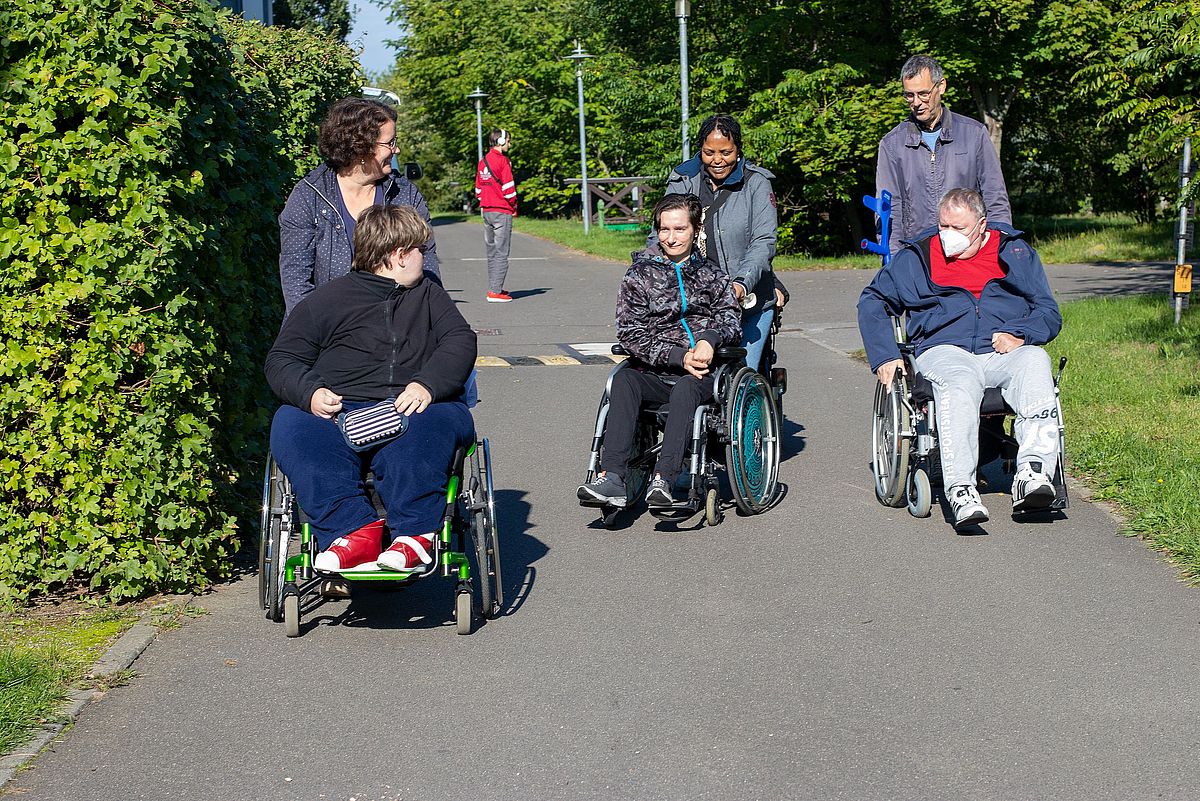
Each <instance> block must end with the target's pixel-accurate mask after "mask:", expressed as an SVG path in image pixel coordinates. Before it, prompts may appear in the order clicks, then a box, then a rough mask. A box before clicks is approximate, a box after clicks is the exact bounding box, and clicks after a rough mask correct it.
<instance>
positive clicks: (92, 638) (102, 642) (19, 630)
mask: <svg viewBox="0 0 1200 801" xmlns="http://www.w3.org/2000/svg"><path fill="white" fill-rule="evenodd" d="M141 612H142V608H141V607H133V606H125V607H112V608H107V609H81V608H79V607H78V606H75V605H69V604H61V605H58V606H54V607H50V606H46V607H32V608H25V609H20V610H6V611H4V612H3V613H0V754H3V753H8V752H9V751H11V750H12V749H14V748H16V747H17V746H19V745H21V743H23V742H25V740H26V739H28V737H29V736H30V734H31V733H32V732H33V730H34V729H36V728H37V727H38V726H41V725H43V724H45V723H51V722H55V721H56V719H57V717H58V715H59V713H60V710H61V709H62V706H63V703H64V702H65V700H66V698H67V694H68V692H69V691H70V689H71V688H72V687H76V686H80V685H81V684H82V683H83V682H84V679H85V677H86V675H87V672H88V670H89V669H90V668H91V666H92V665H93V664H94V663H95V661H96V660H97V659H99V658H100V656H101V655H102V654H103V653H104V651H105V649H106V648H107V647H108V646H109V644H110V643H112V642H113V641H114V640H116V638H117V637H119V636H120V635H121V634H123V633H124V632H125V630H126V629H128V628H129V627H130V626H132V625H133V624H134V623H135V622H137V620H138V617H139V616H140V614H141Z"/></svg>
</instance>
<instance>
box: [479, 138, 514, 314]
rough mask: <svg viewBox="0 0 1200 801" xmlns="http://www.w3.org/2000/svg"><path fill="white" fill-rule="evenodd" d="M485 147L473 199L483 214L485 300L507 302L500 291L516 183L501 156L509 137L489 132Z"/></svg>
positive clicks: (504, 272)
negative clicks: (486, 272) (485, 256)
mask: <svg viewBox="0 0 1200 801" xmlns="http://www.w3.org/2000/svg"><path fill="white" fill-rule="evenodd" d="M488 144H489V145H490V147H489V149H488V152H487V153H485V154H484V156H483V158H481V159H480V160H479V167H478V168H477V169H476V170H475V198H476V199H477V200H478V201H479V208H480V210H482V211H483V243H484V245H486V246H487V268H488V293H487V300H488V303H508V302H509V301H510V300H512V295H509V294H508V293H507V292H505V291H504V277H505V276H506V275H508V251H509V248H510V246H511V245H512V225H513V217H515V216H516V215H517V184H516V182H515V181H514V180H513V174H512V164H510V163H509V161H508V156H506V155H504V154H505V153H507V152H508V149H509V148H510V147H512V136H511V135H510V134H509V133H508V131H505V130H503V129H500V128H497V129H493V130H492V132H491V133H490V134H488Z"/></svg>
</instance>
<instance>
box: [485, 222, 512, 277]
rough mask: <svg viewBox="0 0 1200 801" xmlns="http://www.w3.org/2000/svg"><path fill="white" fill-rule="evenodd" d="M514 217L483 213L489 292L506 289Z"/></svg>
mask: <svg viewBox="0 0 1200 801" xmlns="http://www.w3.org/2000/svg"><path fill="white" fill-rule="evenodd" d="M512 224H513V216H512V215H511V214H505V213H504V212H502V211H485V212H484V213H483V244H484V245H485V246H486V247H487V267H488V292H500V291H501V290H503V289H504V277H505V276H506V275H508V251H509V248H510V247H511V246H512Z"/></svg>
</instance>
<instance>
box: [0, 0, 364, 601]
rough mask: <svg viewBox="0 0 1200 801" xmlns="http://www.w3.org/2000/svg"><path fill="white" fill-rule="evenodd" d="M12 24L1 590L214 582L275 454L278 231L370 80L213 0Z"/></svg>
mask: <svg viewBox="0 0 1200 801" xmlns="http://www.w3.org/2000/svg"><path fill="white" fill-rule="evenodd" d="M0 29H3V30H4V31H5V32H6V33H5V37H4V38H3V39H0V65H3V66H2V67H0V86H2V87H3V88H2V89H0V92H2V94H0V124H2V125H3V127H4V129H5V130H7V131H8V132H9V135H8V137H6V139H5V140H4V141H3V142H2V143H0V260H2V261H3V263H4V264H5V265H6V266H5V269H4V270H3V272H0V332H2V333H3V337H4V342H5V344H4V347H3V350H2V351H0V382H2V383H0V419H2V420H4V429H3V432H2V439H0V441H2V443H3V446H2V450H0V482H3V483H2V491H0V527H2V536H0V597H10V598H11V597H15V598H24V597H29V596H31V595H35V594H39V593H43V592H46V591H49V590H52V589H56V588H61V587H64V586H73V585H85V586H87V587H88V588H90V589H91V590H93V591H95V592H100V593H104V594H106V595H108V596H110V597H113V598H121V597H131V596H137V595H141V594H144V593H147V592H151V591H158V590H170V591H179V590H183V589H191V588H197V587H201V586H204V584H205V583H207V582H208V581H209V580H210V579H211V578H213V577H216V576H219V575H224V574H227V573H228V571H229V557H230V555H231V554H232V553H233V551H234V550H235V549H236V547H237V539H236V537H237V527H238V512H239V511H240V509H241V508H242V507H243V506H245V505H246V504H245V501H246V500H247V499H249V498H252V497H253V496H254V493H255V492H256V490H255V489H253V488H254V487H255V485H257V483H258V482H257V476H256V475H255V473H256V471H257V470H258V469H259V467H258V465H256V464H255V463H254V462H255V461H257V462H261V459H262V455H263V453H264V446H263V444H262V443H263V439H264V437H263V430H264V428H265V415H266V411H265V407H266V398H265V396H264V389H263V386H262V385H263V382H262V379H261V363H262V357H263V355H264V351H265V348H266V346H267V345H269V343H270V341H271V339H272V338H273V334H274V332H275V331H276V330H277V328H278V323H279V319H280V316H281V308H280V300H279V297H280V293H279V289H278V279H277V277H276V269H275V254H276V253H277V252H278V244H277V237H278V232H277V229H276V224H275V220H274V217H275V215H276V213H277V211H278V208H279V207H280V206H281V205H282V203H283V201H284V199H285V198H286V194H287V191H288V189H289V188H290V184H291V183H292V182H293V181H294V179H295V176H296V174H297V173H299V172H300V171H301V170H302V169H304V168H305V167H308V166H311V160H312V159H311V157H309V156H307V155H306V154H308V153H310V152H311V141H312V138H313V134H314V129H315V125H316V119H317V118H318V117H319V115H320V114H321V113H323V111H324V109H325V107H326V106H327V104H328V103H329V102H331V101H332V100H333V99H336V98H337V97H339V96H343V95H345V94H347V93H350V92H353V91H356V87H357V85H358V83H359V81H358V71H357V67H356V65H355V64H354V61H353V57H352V55H351V54H350V52H349V51H348V50H346V49H345V48H344V47H343V46H341V45H337V44H335V43H333V42H332V41H329V40H324V39H321V38H318V37H315V36H313V35H311V34H304V33H301V32H295V31H274V30H270V29H263V28H262V27H261V26H258V25H256V24H252V23H245V22H242V21H240V20H236V19H233V18H231V17H229V16H228V15H226V14H224V13H223V12H217V11H215V10H214V9H213V8H212V6H210V5H209V4H208V3H207V2H205V0H167V1H166V2H164V1H163V0H65V1H64V0H26V2H23V3H20V4H16V3H9V4H5V5H4V7H3V9H0ZM285 65H286V69H287V70H290V71H292V72H291V74H292V75H294V76H298V79H297V80H298V81H299V82H303V83H304V85H303V86H300V85H297V86H287V85H286V84H285V82H284V81H282V80H280V76H282V75H283V74H284V72H285ZM243 488H244V489H243Z"/></svg>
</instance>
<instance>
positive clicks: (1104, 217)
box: [1016, 214, 1175, 264]
mask: <svg viewBox="0 0 1200 801" xmlns="http://www.w3.org/2000/svg"><path fill="white" fill-rule="evenodd" d="M1016 227H1017V228H1019V229H1021V230H1023V231H1025V232H1026V234H1028V236H1029V243H1030V244H1031V245H1033V246H1034V248H1036V249H1037V252H1038V254H1039V255H1040V256H1041V257H1042V261H1043V262H1045V263H1046V264H1090V263H1092V262H1107V261H1117V262H1125V261H1174V260H1175V233H1174V228H1173V224H1172V222H1171V221H1170V220H1161V221H1159V222H1157V223H1139V222H1137V221H1136V220H1134V219H1133V218H1132V217H1128V216H1125V215H1120V214H1101V215H1089V216H1084V215H1070V216H1058V217H1042V218H1038V219H1033V218H1030V219H1018V220H1017V221H1016Z"/></svg>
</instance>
